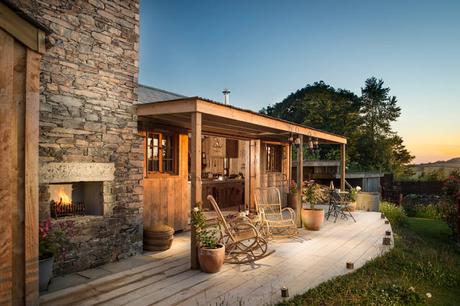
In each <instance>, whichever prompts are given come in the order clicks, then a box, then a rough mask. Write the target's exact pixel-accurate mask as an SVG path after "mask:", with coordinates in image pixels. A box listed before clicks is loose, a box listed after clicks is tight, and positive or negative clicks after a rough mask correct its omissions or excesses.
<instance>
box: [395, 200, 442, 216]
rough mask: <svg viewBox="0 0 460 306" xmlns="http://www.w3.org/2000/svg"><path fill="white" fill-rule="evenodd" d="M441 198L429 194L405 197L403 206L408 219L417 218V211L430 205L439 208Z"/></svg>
mask: <svg viewBox="0 0 460 306" xmlns="http://www.w3.org/2000/svg"><path fill="white" fill-rule="evenodd" d="M440 201H441V197H440V196H439V195H428V194H408V195H406V196H405V197H404V199H403V202H402V206H403V207H404V211H405V212H406V215H407V216H408V217H416V214H417V210H419V209H422V210H423V209H424V207H426V206H428V205H432V206H435V207H436V209H437V208H438V205H439V202H440Z"/></svg>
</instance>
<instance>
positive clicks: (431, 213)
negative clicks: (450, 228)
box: [415, 204, 441, 219]
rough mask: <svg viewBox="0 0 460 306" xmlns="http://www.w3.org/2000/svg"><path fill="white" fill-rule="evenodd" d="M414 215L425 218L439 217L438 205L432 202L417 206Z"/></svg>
mask: <svg viewBox="0 0 460 306" xmlns="http://www.w3.org/2000/svg"><path fill="white" fill-rule="evenodd" d="M415 217H417V218H427V219H441V215H440V214H439V209H438V207H437V206H435V205H433V204H428V205H426V206H420V207H417V208H416V209H415Z"/></svg>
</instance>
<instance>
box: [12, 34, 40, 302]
mask: <svg viewBox="0 0 460 306" xmlns="http://www.w3.org/2000/svg"><path fill="white" fill-rule="evenodd" d="M26 54H27V49H26V48H25V46H24V45H23V44H21V43H20V42H18V41H15V42H14V76H13V101H12V103H13V104H12V106H13V107H14V111H15V113H14V114H13V115H12V116H11V117H10V120H11V122H12V123H13V135H14V136H13V139H15V141H14V144H13V146H12V148H11V149H12V152H13V156H12V157H13V164H12V167H13V169H14V172H15V174H14V175H13V177H12V180H11V190H14V191H13V192H12V194H13V195H14V196H13V197H14V198H16V201H13V203H12V204H13V206H12V211H11V213H12V221H13V222H12V230H13V240H12V241H13V271H14V273H13V299H14V300H13V304H14V305H22V304H23V303H24V300H25V283H26V279H25V264H24V261H25V226H26V224H25V205H24V201H25V194H24V190H25V189H24V174H25V171H26V169H27V168H25V164H24V161H25V154H24V153H25V152H24V151H25V148H24V146H25V145H27V139H25V137H24V136H25V124H26V123H27V122H25V117H26V114H27V113H26V106H25V104H26V77H27V76H26V69H27V68H26V65H27V62H26ZM27 70H28V69H27ZM37 122H38V117H37ZM32 140H34V141H37V143H38V138H37V139H32ZM37 156H38V152H37ZM37 226H38V224H37ZM37 235H38V234H37ZM37 248H38V246H37Z"/></svg>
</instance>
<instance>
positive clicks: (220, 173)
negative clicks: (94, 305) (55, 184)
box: [137, 86, 346, 231]
mask: <svg viewBox="0 0 460 306" xmlns="http://www.w3.org/2000/svg"><path fill="white" fill-rule="evenodd" d="M139 101H140V103H139V104H138V106H137V114H138V116H139V121H138V123H139V124H138V130H139V133H140V134H141V135H142V136H143V137H144V153H145V155H144V156H145V159H144V226H149V225H153V224H157V223H165V224H169V225H171V226H173V227H174V229H175V230H176V231H177V230H186V229H187V228H188V226H189V215H190V208H191V207H192V206H194V205H195V203H198V202H199V203H200V204H201V205H202V207H203V208H204V209H209V204H208V203H207V200H206V197H207V195H209V194H211V195H213V196H214V197H215V198H216V200H217V202H218V203H219V206H220V207H221V208H222V209H223V210H233V211H235V210H255V206H254V198H253V194H254V192H253V191H254V189H255V188H257V187H266V186H274V187H278V188H279V189H280V191H281V198H282V202H283V205H286V204H287V193H288V192H289V182H290V181H291V179H294V180H295V181H298V182H299V188H300V182H301V181H302V180H301V179H297V177H295V178H292V177H291V154H290V152H291V148H292V146H294V145H296V143H295V142H297V145H296V147H297V149H298V150H302V146H301V145H300V144H301V143H302V141H303V140H302V139H303V137H305V138H308V137H310V138H314V139H315V140H318V142H319V143H329V144H331V143H336V144H339V145H341V148H342V151H343V156H344V153H345V152H344V149H345V143H346V139H345V138H344V137H341V136H338V135H334V134H331V133H326V132H323V131H318V130H315V129H312V128H308V127H305V126H302V125H299V124H295V123H291V122H287V121H284V120H280V119H275V118H271V117H268V116H264V115H261V114H258V113H255V112H252V111H248V110H243V109H240V108H236V107H233V106H230V105H225V104H221V103H218V102H214V101H211V100H207V99H203V98H199V97H184V96H182V95H177V94H174V93H171V92H167V91H163V90H158V89H156V88H151V87H146V86H140V87H139ZM343 160H344V159H343ZM299 175H300V174H299ZM300 177H302V176H299V178H300Z"/></svg>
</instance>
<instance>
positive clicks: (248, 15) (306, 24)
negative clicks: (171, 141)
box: [139, 0, 460, 163]
mask: <svg viewBox="0 0 460 306" xmlns="http://www.w3.org/2000/svg"><path fill="white" fill-rule="evenodd" d="M140 23H141V27H140V30H141V31H140V35H141V38H140V63H139V66H140V69H139V82H140V83H142V84H146V85H151V86H154V87H158V88H162V89H166V90H170V91H173V92H176V93H180V94H183V95H187V96H201V97H205V98H209V99H212V100H216V101H223V95H222V90H223V89H224V88H229V89H230V90H231V94H230V103H231V104H233V105H235V106H239V107H242V108H246V109H251V110H254V111H258V110H260V109H261V108H262V107H264V106H267V105H269V104H274V103H276V102H280V101H282V100H283V99H284V98H285V97H286V96H288V95H289V94H290V93H291V92H294V91H296V90H297V89H300V88H303V87H304V86H305V85H306V84H311V83H313V82H315V81H320V80H323V81H324V82H326V83H327V84H330V85H332V86H334V87H336V88H343V89H349V90H351V91H353V92H355V93H356V94H358V95H360V93H361V87H362V86H363V84H364V81H365V80H366V79H367V78H368V77H371V76H375V77H377V78H381V79H383V80H384V81H385V85H386V86H388V87H390V88H391V92H390V94H391V95H394V96H396V97H397V98H398V101H399V102H398V103H399V106H400V107H401V108H402V114H401V117H400V118H399V119H398V121H397V122H396V123H394V124H393V128H394V130H395V131H396V132H397V133H398V134H399V135H400V136H402V137H403V139H404V143H405V144H406V146H407V147H408V149H409V150H410V151H411V153H412V154H413V155H415V156H416V159H415V161H414V162H416V163H420V162H432V161H437V160H445V159H449V158H453V157H460V94H459V89H460V1H402V0H399V1H371V0H363V1H306V0H303V1H300V0H299V1H296V0H285V1H282V0H278V1H270V0H265V1H262V0H252V1H251V0H246V1H235V0H232V1H212V0H205V1H200V0H195V1H192V0H190V1H170V0H141V6H140Z"/></svg>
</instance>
